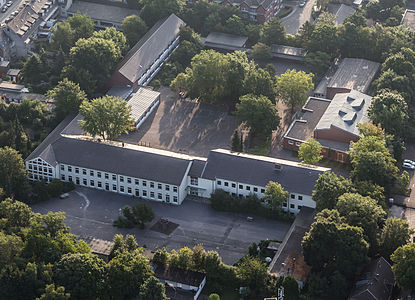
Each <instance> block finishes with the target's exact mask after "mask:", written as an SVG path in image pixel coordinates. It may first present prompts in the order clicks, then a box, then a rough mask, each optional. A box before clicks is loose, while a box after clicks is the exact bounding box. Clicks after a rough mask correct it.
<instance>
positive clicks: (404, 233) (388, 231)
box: [380, 217, 413, 258]
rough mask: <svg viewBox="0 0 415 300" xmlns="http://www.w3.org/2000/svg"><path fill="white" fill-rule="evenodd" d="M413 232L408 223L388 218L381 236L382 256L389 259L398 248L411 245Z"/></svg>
mask: <svg viewBox="0 0 415 300" xmlns="http://www.w3.org/2000/svg"><path fill="white" fill-rule="evenodd" d="M412 233H413V230H412V229H410V228H409V224H408V221H406V220H404V219H400V218H395V217H393V218H388V219H386V222H385V225H384V226H383V228H382V232H381V235H380V248H381V252H382V255H384V256H385V257H386V258H388V257H389V256H390V255H391V254H392V253H393V252H395V250H396V249H397V248H399V247H400V246H403V245H405V244H407V243H409V241H410V239H411V234H412Z"/></svg>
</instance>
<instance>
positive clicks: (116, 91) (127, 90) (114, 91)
mask: <svg viewBox="0 0 415 300" xmlns="http://www.w3.org/2000/svg"><path fill="white" fill-rule="evenodd" d="M132 93H133V88H132V87H131V86H113V87H112V88H111V89H110V90H109V91H108V92H107V95H108V96H113V97H118V98H121V99H122V100H127V98H128V97H130V96H131V94H132Z"/></svg>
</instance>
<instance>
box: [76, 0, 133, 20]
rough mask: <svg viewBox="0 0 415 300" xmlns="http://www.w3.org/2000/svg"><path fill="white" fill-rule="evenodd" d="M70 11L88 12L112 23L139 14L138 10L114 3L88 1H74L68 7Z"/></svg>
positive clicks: (90, 15)
mask: <svg viewBox="0 0 415 300" xmlns="http://www.w3.org/2000/svg"><path fill="white" fill-rule="evenodd" d="M68 12H69V13H72V14H76V13H80V14H86V15H88V16H89V17H90V18H91V19H95V20H102V21H107V22H111V23H122V21H123V20H124V19H125V18H126V17H128V16H131V15H138V10H135V9H130V8H125V7H119V6H114V5H106V4H99V3H93V2H87V1H74V2H73V3H72V5H71V7H70V8H69V9H68Z"/></svg>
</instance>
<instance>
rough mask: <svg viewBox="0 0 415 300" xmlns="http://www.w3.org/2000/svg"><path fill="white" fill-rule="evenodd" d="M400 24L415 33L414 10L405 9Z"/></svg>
mask: <svg viewBox="0 0 415 300" xmlns="http://www.w3.org/2000/svg"><path fill="white" fill-rule="evenodd" d="M401 24H402V25H404V26H406V27H408V28H409V29H411V30H414V31H415V10H412V9H407V10H405V13H404V14H403V17H402V21H401Z"/></svg>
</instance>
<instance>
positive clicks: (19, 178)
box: [0, 147, 28, 198]
mask: <svg viewBox="0 0 415 300" xmlns="http://www.w3.org/2000/svg"><path fill="white" fill-rule="evenodd" d="M0 188H1V189H2V190H3V193H4V195H5V196H6V197H8V196H13V195H16V196H22V198H26V197H27V195H24V193H27V191H28V190H27V173H26V167H25V165H24V162H23V159H22V156H21V155H20V154H19V153H18V152H17V151H16V150H14V149H12V148H10V147H4V148H0Z"/></svg>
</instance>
